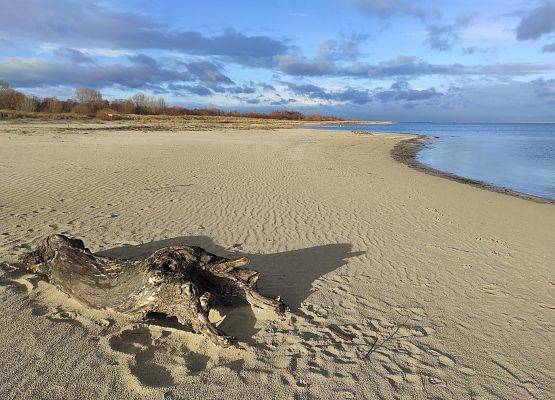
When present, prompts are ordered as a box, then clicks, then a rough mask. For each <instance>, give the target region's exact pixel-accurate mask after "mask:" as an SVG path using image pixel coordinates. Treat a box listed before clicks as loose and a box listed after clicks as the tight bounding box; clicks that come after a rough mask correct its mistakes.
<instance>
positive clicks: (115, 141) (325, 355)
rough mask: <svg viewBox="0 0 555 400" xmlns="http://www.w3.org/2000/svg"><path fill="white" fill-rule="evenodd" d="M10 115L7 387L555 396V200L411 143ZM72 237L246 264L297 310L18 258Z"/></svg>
mask: <svg viewBox="0 0 555 400" xmlns="http://www.w3.org/2000/svg"><path fill="white" fill-rule="evenodd" d="M51 125H52V124H44V125H43V126H41V127H39V128H36V129H27V128H25V126H24V125H21V126H18V125H16V124H9V125H8V124H3V125H1V126H0V182H1V191H0V220H1V226H0V260H1V261H6V262H7V263H4V264H2V268H1V270H0V306H1V310H2V312H1V313H0V359H1V365H2V368H1V369H0V397H1V398H5V399H20V398H41V399H61V398H64V399H65V398H67V399H71V398H80V399H99V398H106V399H108V398H128V399H188V398H204V399H216V398H226V399H247V398H260V399H284V398H296V399H312V398H318V399H338V398H341V399H418V398H420V399H423V398H445V399H447V398H449V399H492V398H499V399H501V398H503V399H525V398H535V399H547V398H549V397H550V394H552V393H553V391H554V387H553V382H554V378H555V376H554V375H555V371H554V368H553V362H552V359H553V347H552V343H553V333H552V332H553V325H554V322H555V320H554V314H553V313H554V308H555V301H554V299H553V285H554V276H553V260H555V247H554V246H553V242H554V238H555V237H554V236H555V232H554V230H553V229H554V227H555V208H554V206H553V205H552V204H540V203H536V202H532V201H528V200H525V199H521V198H516V197H512V196H509V195H506V194H502V193H495V192H491V191H486V190H482V189H480V188H477V187H472V186H469V185H465V184H462V183H459V182H456V181H453V180H448V179H444V178H442V177H438V176H431V175H429V174H424V173H422V172H420V171H417V170H415V169H412V168H410V167H408V166H407V165H404V164H402V163H399V162H397V161H395V160H394V159H393V158H392V157H391V155H390V152H391V150H392V148H393V147H394V146H395V145H396V144H397V143H398V142H399V141H401V140H406V139H407V138H411V136H407V135H395V134H374V135H354V134H352V133H348V132H338V131H318V130H308V129H288V130H277V131H268V130H256V129H255V130H250V131H240V130H217V131H203V132H164V131H157V132H148V131H146V132H137V131H125V130H120V131H117V132H113V131H110V130H109V126H107V128H106V130H102V129H95V130H91V131H90V132H87V131H86V129H85V130H83V129H79V130H76V131H75V132H74V133H71V130H69V131H67V132H65V133H59V132H56V131H54V130H52V129H51V127H50V126H51ZM52 233H64V234H67V235H73V236H77V237H80V238H82V239H84V241H85V244H86V245H87V246H88V247H89V248H90V249H91V250H92V251H93V252H101V253H102V254H104V255H110V256H113V257H132V258H141V257H145V256H147V255H148V254H150V253H151V252H152V251H154V250H156V249H158V248H160V247H164V246H167V245H171V244H177V243H187V244H192V245H199V246H202V247H204V248H205V249H206V250H208V251H211V252H214V253H216V254H219V255H222V256H234V257H236V256H246V257H249V258H250V259H251V260H252V264H253V266H254V268H256V269H258V270H259V271H260V272H261V276H262V278H261V280H260V290H261V291H262V292H264V293H268V294H271V295H274V296H277V295H281V296H282V298H283V299H284V301H285V302H287V303H288V304H289V305H290V308H291V313H290V314H288V315H287V316H285V317H282V318H275V317H274V316H273V315H271V314H266V313H263V312H253V311H252V310H251V309H250V308H248V307H239V308H238V309H234V310H226V309H222V310H220V311H219V312H215V313H213V315H211V319H212V320H213V321H215V322H216V323H218V324H220V326H221V327H222V328H223V329H224V330H226V331H227V332H228V333H230V334H232V335H234V336H236V337H237V338H238V340H239V342H238V344H237V345H236V346H233V347H230V348H226V349H221V348H218V347H216V346H214V345H212V344H211V343H210V342H208V341H206V340H204V339H203V338H202V337H201V336H199V335H196V334H194V333H192V332H189V331H187V330H184V329H182V328H181V327H179V326H178V325H177V324H176V323H175V321H173V320H167V319H160V318H159V319H156V320H154V321H148V322H147V323H142V322H140V321H133V320H130V319H128V318H126V317H124V316H122V315H119V314H117V313H114V312H110V311H93V310H89V309H87V308H85V307H83V306H81V305H80V304H78V303H76V302H75V301H73V300H72V299H70V298H68V297H67V296H66V295H63V294H61V293H60V292H58V291H57V290H56V289H55V288H53V287H52V286H51V285H50V284H48V283H46V282H44V281H41V280H40V279H38V278H37V277H34V276H31V275H28V274H26V273H25V272H23V271H21V270H19V269H18V268H17V265H14V264H13V263H15V261H16V257H17V256H18V255H19V254H21V253H22V252H24V251H26V250H27V249H28V246H29V245H31V246H32V245H34V244H36V243H37V242H38V241H39V240H40V239H41V238H43V237H44V236H46V235H49V234H52Z"/></svg>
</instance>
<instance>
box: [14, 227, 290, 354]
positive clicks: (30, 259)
mask: <svg viewBox="0 0 555 400" xmlns="http://www.w3.org/2000/svg"><path fill="white" fill-rule="evenodd" d="M21 260H22V262H23V263H24V264H25V266H26V267H27V269H28V270H29V271H31V272H33V273H36V274H40V275H42V276H44V277H46V278H47V279H48V280H49V281H50V282H51V283H52V284H54V285H55V286H57V287H58V288H59V289H60V290H62V291H63V292H65V293H67V294H68V295H70V296H72V297H74V298H76V299H78V300H80V301H81V302H83V303H85V304H86V305H88V306H90V307H93V308H99V309H103V308H104V309H105V308H110V309H114V310H116V311H119V312H122V313H126V314H129V315H132V316H136V317H142V318H146V316H147V314H148V313H151V312H156V313H163V314H165V315H168V316H175V317H177V319H178V321H179V322H180V323H181V324H183V325H190V326H191V327H192V328H193V330H194V331H195V332H198V333H202V334H204V335H205V336H206V337H208V338H209V339H210V340H211V341H212V342H214V343H216V344H218V345H221V346H227V345H229V344H230V340H231V338H230V337H229V336H227V335H226V334H225V333H224V332H222V331H221V330H220V329H218V328H217V327H215V326H214V325H212V324H211V323H210V321H209V320H208V312H209V310H210V307H211V305H212V302H219V303H220V304H222V305H232V304H233V303H234V302H236V301H237V300H240V299H244V300H246V301H248V302H249V303H250V304H251V306H253V307H259V308H265V309H270V310H274V311H275V312H277V313H282V312H284V310H285V306H284V304H283V302H282V301H281V300H280V299H279V297H278V298H277V299H272V298H269V297H266V296H263V295H262V294H260V293H258V291H257V290H256V283H257V281H258V278H259V273H258V272H257V271H255V270H253V269H250V268H244V267H243V266H245V265H246V264H248V263H249V260H248V259H246V258H238V259H228V258H222V257H218V256H216V255H214V254H211V253H209V252H207V251H205V250H203V249H202V248H200V247H194V246H171V247H165V248H163V249H160V250H158V251H156V252H154V253H153V254H152V255H151V256H150V257H148V258H147V259H145V260H142V261H132V260H118V259H111V258H107V257H100V256H97V255H94V254H93V253H91V252H90V251H89V250H88V249H87V248H85V245H84V243H83V242H82V241H81V240H80V239H72V238H68V237H66V236H63V235H51V236H48V237H47V238H45V239H44V240H43V241H42V242H41V244H40V245H39V246H38V247H37V248H36V249H35V250H33V251H31V252H29V253H26V254H24V255H23V256H22V257H21Z"/></svg>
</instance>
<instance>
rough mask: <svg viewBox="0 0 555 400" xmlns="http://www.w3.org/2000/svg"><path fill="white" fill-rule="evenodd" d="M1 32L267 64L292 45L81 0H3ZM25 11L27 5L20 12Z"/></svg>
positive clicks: (67, 43) (52, 40)
mask: <svg viewBox="0 0 555 400" xmlns="http://www.w3.org/2000/svg"><path fill="white" fill-rule="evenodd" d="M0 9H1V10H2V12H1V13H0V32H2V33H4V34H5V35H7V36H8V37H11V38H15V37H17V38H20V39H28V40H35V41H40V42H50V43H58V44H63V45H65V46H67V47H72V46H74V47H81V46H82V44H83V43H87V45H88V46H98V47H102V46H104V47H107V48H108V49H126V50H171V51H178V52H181V53H184V54H194V55H214V56H221V57H227V58H230V59H232V60H234V61H235V62H238V63H242V64H248V65H268V64H269V63H271V62H272V59H273V57H274V56H276V55H279V54H284V53H286V52H287V51H288V45H287V44H286V43H285V42H284V41H282V40H278V39H274V38H271V37H268V36H260V35H259V36H249V35H245V34H243V33H241V32H237V31H235V30H233V29H227V30H225V31H223V32H221V33H219V34H214V35H205V34H203V33H200V32H196V31H191V30H178V29H173V28H172V27H171V26H169V25H167V24H165V23H162V22H160V21H157V20H155V19H152V18H150V17H148V16H145V15H142V14H137V13H133V12H118V11H113V10H109V9H107V8H104V7H102V6H101V5H100V4H91V3H88V2H82V1H77V0H66V1H62V0H18V1H17V2H14V1H8V0H0ZM21 10H25V12H22V11H21Z"/></svg>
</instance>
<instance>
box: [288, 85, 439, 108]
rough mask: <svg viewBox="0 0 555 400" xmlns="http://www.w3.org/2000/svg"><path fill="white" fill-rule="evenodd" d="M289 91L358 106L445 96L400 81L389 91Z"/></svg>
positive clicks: (306, 88)
mask: <svg viewBox="0 0 555 400" xmlns="http://www.w3.org/2000/svg"><path fill="white" fill-rule="evenodd" d="M285 84H286V85H287V87H288V88H289V90H290V91H291V92H292V93H293V94H295V95H298V96H303V97H305V98H308V99H313V100H325V101H329V102H340V103H351V104H357V105H363V104H369V103H371V102H373V101H380V102H382V103H384V102H419V101H424V100H431V99H434V98H438V97H441V96H442V95H443V94H442V93H440V92H437V91H436V90H435V89H434V88H429V89H423V90H417V89H412V88H411V87H410V85H409V83H408V82H406V81H398V82H395V83H393V84H392V85H391V86H390V88H389V89H383V88H376V89H372V90H369V89H356V88H352V87H347V88H345V89H341V90H327V89H324V88H322V87H319V86H316V85H313V84H296V83H292V82H286V83H285Z"/></svg>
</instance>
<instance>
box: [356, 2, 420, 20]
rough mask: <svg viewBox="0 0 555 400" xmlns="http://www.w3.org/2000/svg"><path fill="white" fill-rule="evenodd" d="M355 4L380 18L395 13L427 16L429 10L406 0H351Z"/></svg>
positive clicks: (365, 11) (364, 11) (363, 10)
mask: <svg viewBox="0 0 555 400" xmlns="http://www.w3.org/2000/svg"><path fill="white" fill-rule="evenodd" d="M351 1H352V3H353V5H354V6H355V7H356V8H357V9H358V10H360V11H362V12H363V13H366V14H373V15H376V16H378V17H380V18H388V17H391V16H393V15H408V16H412V17H418V18H421V19H423V18H425V17H426V16H427V15H428V12H427V11H426V10H425V9H424V8H422V7H418V6H415V5H413V4H410V2H408V1H406V0H351Z"/></svg>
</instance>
